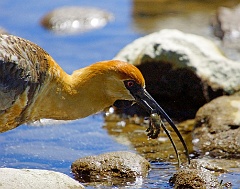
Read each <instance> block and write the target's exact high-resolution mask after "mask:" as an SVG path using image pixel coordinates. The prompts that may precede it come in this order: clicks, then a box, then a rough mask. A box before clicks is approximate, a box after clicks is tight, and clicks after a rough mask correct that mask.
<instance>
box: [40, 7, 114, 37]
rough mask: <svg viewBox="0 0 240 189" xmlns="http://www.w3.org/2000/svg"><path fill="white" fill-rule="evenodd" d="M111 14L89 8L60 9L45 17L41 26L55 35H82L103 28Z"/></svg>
mask: <svg viewBox="0 0 240 189" xmlns="http://www.w3.org/2000/svg"><path fill="white" fill-rule="evenodd" d="M112 19H113V16H112V14H110V13H108V12H106V11H103V10H101V9H97V8H91V7H62V8H58V9H55V10H53V11H52V12H50V13H48V14H47V15H45V16H44V17H43V18H42V20H41V24H42V26H43V27H45V28H47V29H49V30H52V31H53V32H55V33H57V34H74V33H82V32H86V31H89V30H93V29H97V28H101V27H104V26H105V25H106V24H107V23H108V22H109V21H110V20H112Z"/></svg>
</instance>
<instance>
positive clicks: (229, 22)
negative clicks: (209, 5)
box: [211, 5, 240, 40]
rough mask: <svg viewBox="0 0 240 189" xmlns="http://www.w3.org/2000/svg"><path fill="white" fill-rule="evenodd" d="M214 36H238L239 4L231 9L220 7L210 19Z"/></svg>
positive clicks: (239, 36) (239, 21)
mask: <svg viewBox="0 0 240 189" xmlns="http://www.w3.org/2000/svg"><path fill="white" fill-rule="evenodd" d="M211 24H212V26H213V31H214V34H215V36H217V37H219V38H220V39H222V40H223V39H224V38H225V39H226V38H228V39H232V40H234V39H236V38H240V5H238V6H236V7H234V8H233V9H230V8H227V7H220V8H218V10H217V13H216V15H215V17H213V19H212V20H211Z"/></svg>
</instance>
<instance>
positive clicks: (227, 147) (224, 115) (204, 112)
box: [193, 96, 240, 158]
mask: <svg viewBox="0 0 240 189" xmlns="http://www.w3.org/2000/svg"><path fill="white" fill-rule="evenodd" d="M193 137H194V138H195V139H199V140H198V142H197V143H195V144H194V145H195V147H196V148H197V150H198V151H199V153H201V154H205V153H207V155H210V156H213V157H218V158H220V157H225V158H226V157H232V158H240V97H239V96H222V97H219V98H217V99H215V100H213V101H211V102H210V103H208V104H206V105H204V106H203V107H202V108H200V109H199V111H198V112H197V115H196V125H195V129H194V131H193Z"/></svg>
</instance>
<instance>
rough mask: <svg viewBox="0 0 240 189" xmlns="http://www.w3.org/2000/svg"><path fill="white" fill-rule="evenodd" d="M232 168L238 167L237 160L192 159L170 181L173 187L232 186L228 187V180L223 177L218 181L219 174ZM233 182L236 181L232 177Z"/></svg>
mask: <svg viewBox="0 0 240 189" xmlns="http://www.w3.org/2000/svg"><path fill="white" fill-rule="evenodd" d="M233 169H235V171H238V170H239V169H240V162H239V161H238V160H226V159H206V158H203V159H192V160H191V164H190V165H187V166H186V167H182V168H181V169H179V170H178V171H177V173H176V174H174V175H173V177H172V178H171V179H170V183H171V184H173V185H174V186H175V188H232V187H229V186H231V185H232V184H231V183H230V182H225V180H224V179H223V180H222V182H220V183H219V182H218V181H221V179H220V177H219V176H221V175H222V174H224V173H227V172H232V171H233ZM217 177H218V179H217ZM223 178H224V177H223ZM233 182H237V181H234V178H233Z"/></svg>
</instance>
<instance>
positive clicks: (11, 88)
mask: <svg viewBox="0 0 240 189" xmlns="http://www.w3.org/2000/svg"><path fill="white" fill-rule="evenodd" d="M46 56H48V54H47V53H46V52H45V51H44V50H43V49H42V48H40V47H39V46H37V45H36V44H34V43H32V42H30V41H27V40H24V39H22V38H18V37H16V36H11V35H0V114H1V113H2V112H4V111H6V110H7V109H8V108H10V107H11V106H12V104H13V103H14V102H15V101H16V99H17V98H18V97H19V95H21V94H22V93H23V92H24V91H25V90H26V89H27V88H28V87H29V89H28V99H27V100H28V102H27V104H29V103H31V102H30V101H31V99H32V97H33V95H34V93H35V92H36V90H38V89H39V88H40V87H41V85H42V84H43V83H44V81H45V78H46V74H47V69H48V62H47V58H46Z"/></svg>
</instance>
